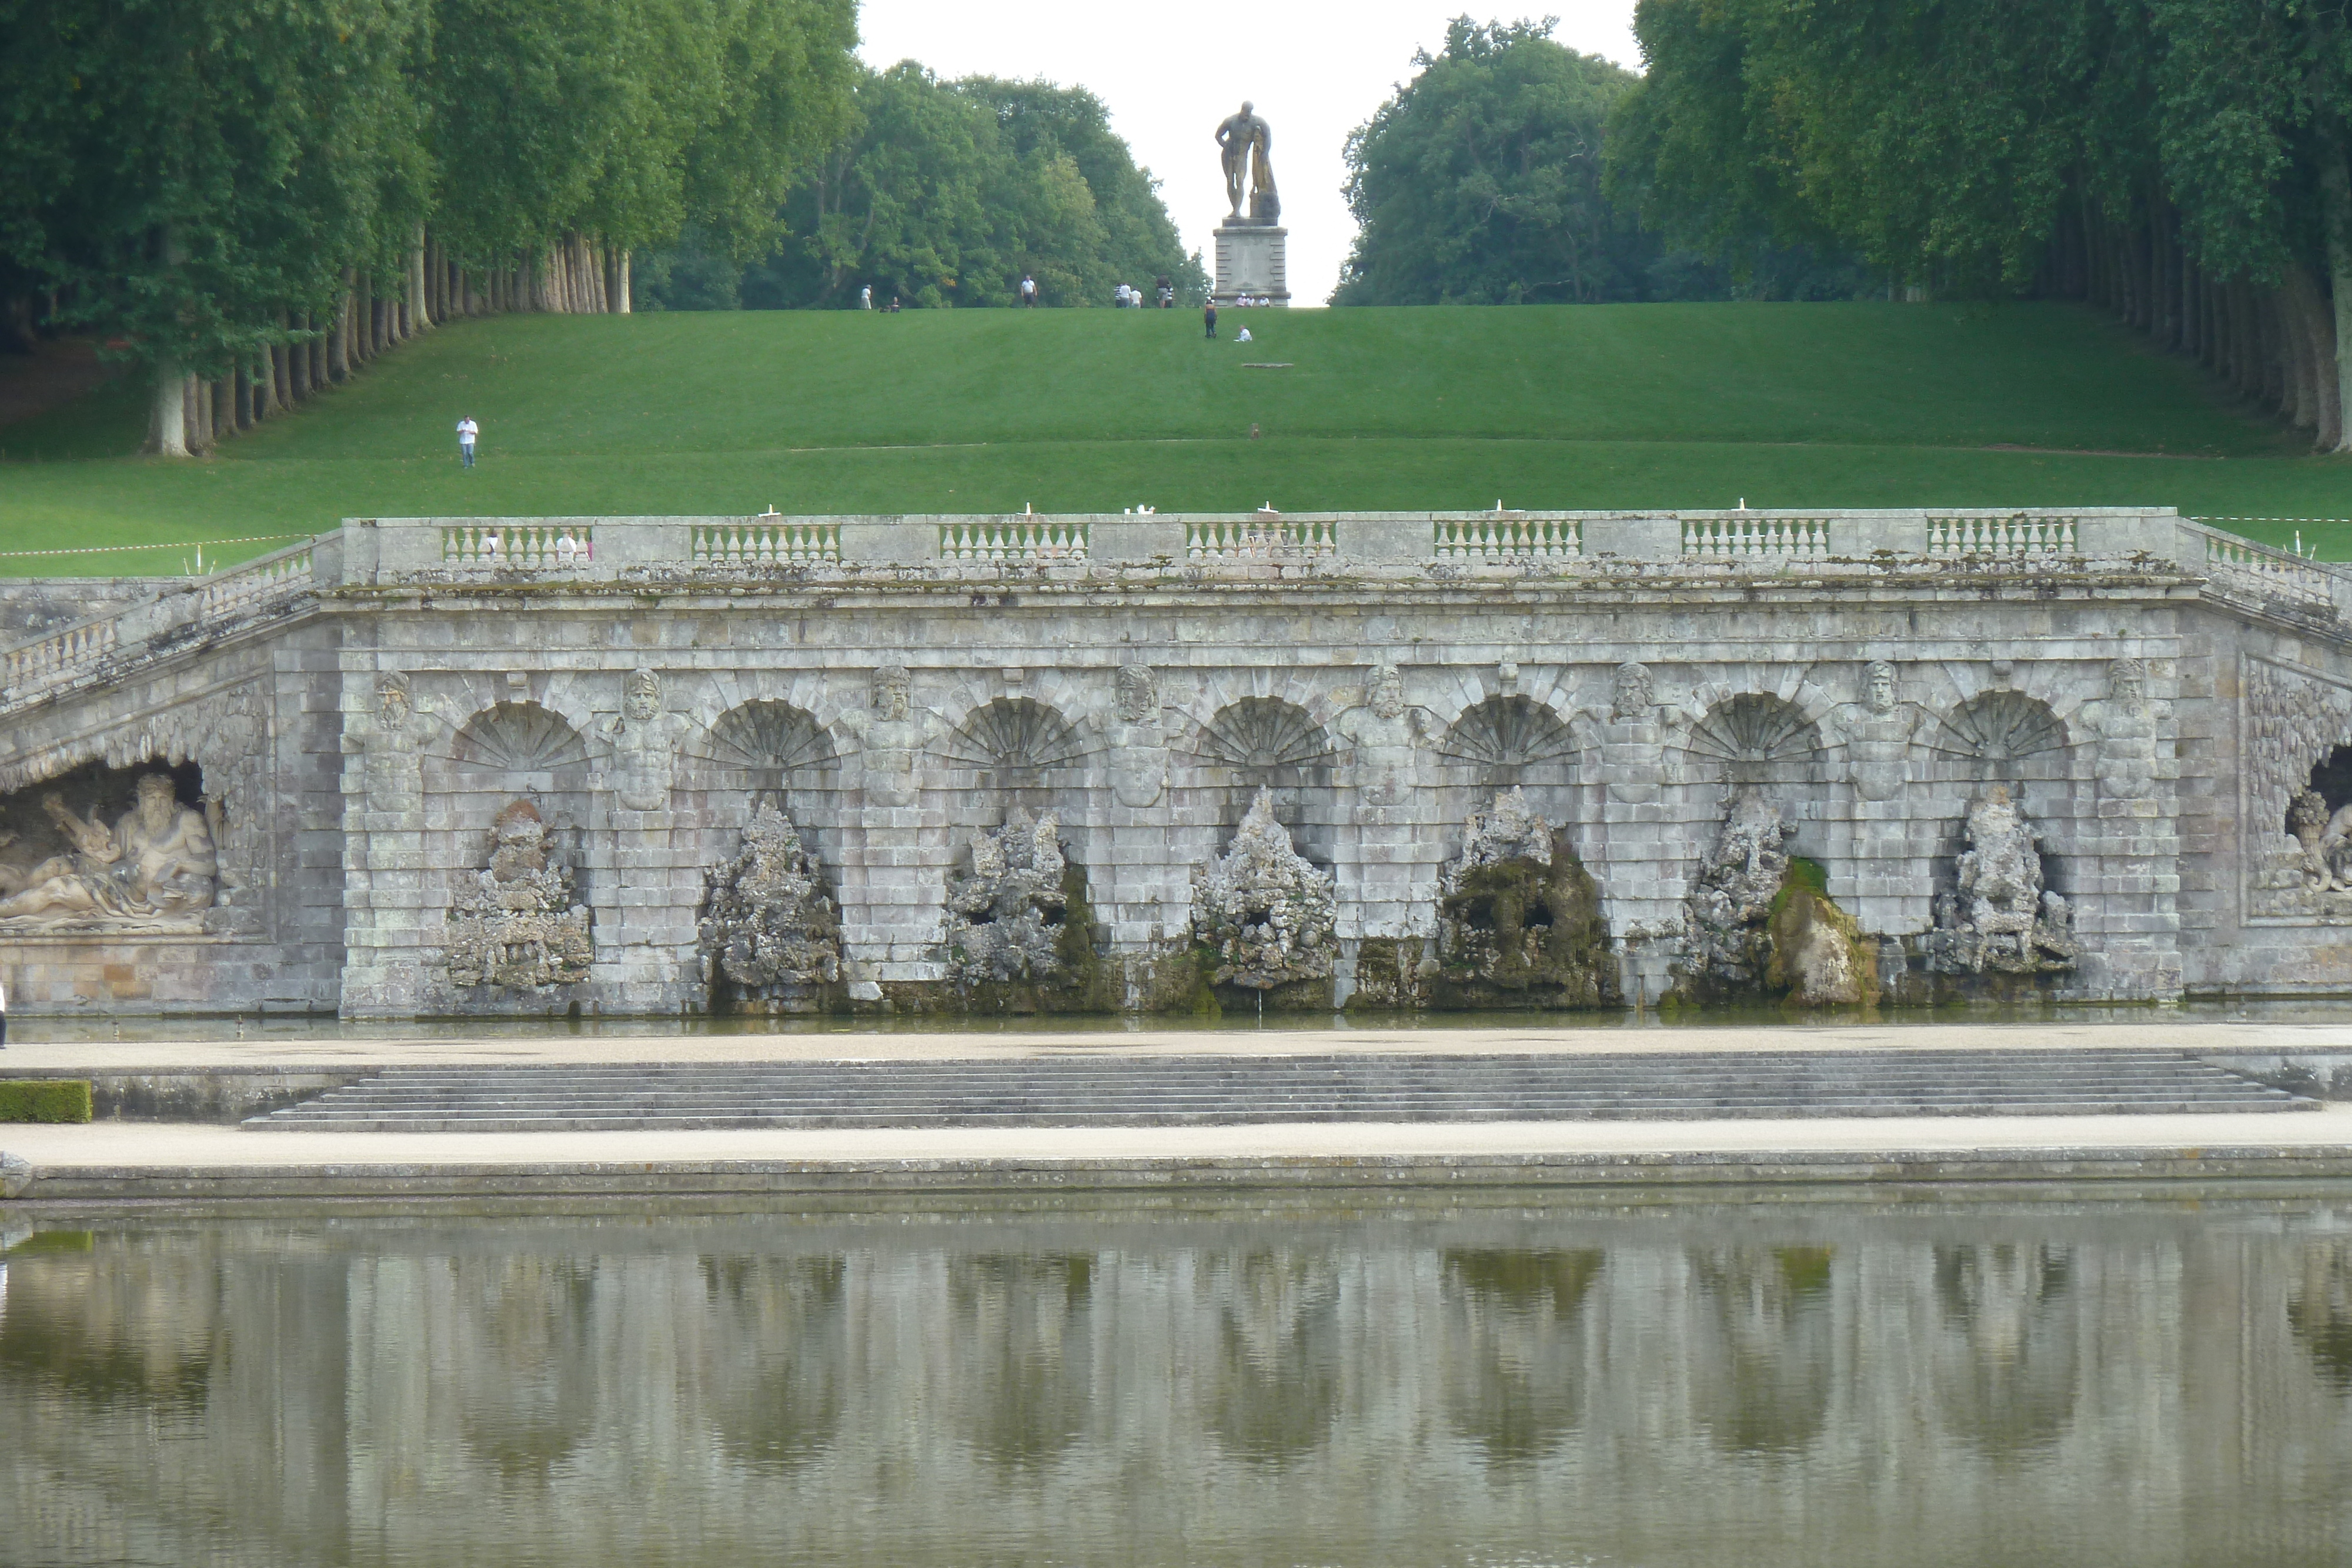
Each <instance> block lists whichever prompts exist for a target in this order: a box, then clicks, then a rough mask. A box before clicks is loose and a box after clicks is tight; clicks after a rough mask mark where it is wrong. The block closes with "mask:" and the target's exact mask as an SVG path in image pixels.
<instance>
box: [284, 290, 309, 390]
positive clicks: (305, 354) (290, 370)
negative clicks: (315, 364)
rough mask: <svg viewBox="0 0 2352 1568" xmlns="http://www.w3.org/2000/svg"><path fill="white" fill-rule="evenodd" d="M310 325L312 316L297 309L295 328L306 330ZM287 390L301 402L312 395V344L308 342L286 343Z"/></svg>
mask: <svg viewBox="0 0 2352 1568" xmlns="http://www.w3.org/2000/svg"><path fill="white" fill-rule="evenodd" d="M293 330H295V331H297V332H306V331H308V330H310V317H309V316H307V315H305V314H303V313H302V312H300V311H296V312H295V314H294V318H293ZM286 391H287V392H288V394H289V397H290V398H291V400H292V401H293V402H301V401H302V400H303V399H304V398H307V397H309V396H310V345H309V344H308V343H304V342H299V341H297V342H291V343H289V344H287V345H286Z"/></svg>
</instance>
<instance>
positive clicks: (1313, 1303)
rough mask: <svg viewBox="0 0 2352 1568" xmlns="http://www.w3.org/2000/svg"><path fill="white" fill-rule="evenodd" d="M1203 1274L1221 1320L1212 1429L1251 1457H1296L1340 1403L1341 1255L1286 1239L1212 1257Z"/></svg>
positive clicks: (1230, 1447) (1230, 1448) (1318, 1436)
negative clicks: (1293, 1245)
mask: <svg viewBox="0 0 2352 1568" xmlns="http://www.w3.org/2000/svg"><path fill="white" fill-rule="evenodd" d="M1203 1278H1204V1280H1205V1281H1206V1283H1207V1287H1208V1297H1209V1300H1210V1301H1213V1302H1214V1303H1215V1310H1216V1313H1217V1327H1218V1335H1217V1350H1218V1356H1217V1384H1216V1395H1215V1396H1214V1398H1213V1400H1212V1401H1211V1404H1210V1411H1211V1415H1210V1425H1211V1427H1212V1428H1213V1430H1214V1431H1215V1433H1216V1435H1217V1437H1218V1440H1219V1441H1220V1442H1221V1443H1223V1446H1224V1448H1225V1450H1226V1451H1227V1452H1228V1453H1232V1454H1236V1455H1239V1456H1240V1457H1241V1458H1245V1459H1260V1460H1270V1461H1273V1462H1275V1463H1280V1462H1281V1461H1283V1460H1286V1459H1292V1458H1297V1457H1298V1456H1299V1455H1301V1454H1304V1453H1306V1452H1307V1450H1309V1449H1311V1448H1314V1447H1315V1446H1316V1445H1317V1444H1318V1443H1320V1442H1322V1441H1323V1436H1324V1433H1325V1432H1326V1431H1328V1429H1329V1427H1330V1425H1331V1420H1332V1417H1333V1416H1334V1415H1336V1414H1337V1413H1338V1410H1339V1354H1340V1347H1339V1268H1338V1260H1336V1259H1335V1258H1333V1257H1332V1256H1331V1255H1329V1254H1328V1253H1318V1252H1308V1251H1306V1250H1304V1249H1298V1250H1293V1249H1289V1248H1283V1249H1278V1250H1267V1251H1259V1252H1249V1253H1245V1254H1244V1255H1242V1256H1241V1257H1238V1258H1234V1257H1223V1258H1217V1259H1214V1260H1212V1261H1211V1262H1210V1265H1209V1268H1208V1269H1207V1270H1206V1271H1205V1273H1204V1276H1203Z"/></svg>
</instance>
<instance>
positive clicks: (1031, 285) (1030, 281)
mask: <svg viewBox="0 0 2352 1568" xmlns="http://www.w3.org/2000/svg"><path fill="white" fill-rule="evenodd" d="M1036 303H1037V280H1036V279H1035V278H1034V277H1030V276H1029V275H1028V274H1027V273H1025V272H1024V273H1023V274H1022V275H1021V305H1022V308H1024V309H1027V308H1030V307H1032V306H1034V305H1035V304H1036Z"/></svg>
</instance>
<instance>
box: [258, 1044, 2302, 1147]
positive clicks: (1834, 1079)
mask: <svg viewBox="0 0 2352 1568" xmlns="http://www.w3.org/2000/svg"><path fill="white" fill-rule="evenodd" d="M2315 1104H2316V1103H2315V1102H2313V1101H2309V1100H2305V1099H2301V1098H2299V1097H2297V1096H2295V1095H2293V1094H2290V1093H2287V1092H2284V1091H2283V1090H2278V1089H2273V1088H2271V1087H2269V1086H2267V1085H2265V1084H2262V1083H2258V1082H2254V1081H2252V1080H2251V1079H2248V1078H2244V1077H2242V1076H2240V1075H2238V1074H2236V1073H2233V1072H2231V1071H2226V1070H2224V1069H2222V1068H2219V1067H2216V1066H2213V1065H2212V1064H2210V1063H2208V1062H2204V1061H2199V1060H2197V1059H2196V1058H2194V1057H2191V1056H2189V1055H2188V1054H2186V1053H2184V1052H2181V1051H2169V1050H2164V1049H2160V1048H2120V1049H2116V1048H2108V1049H2101V1050H2093V1051H2050V1050H2018V1051H1981V1050H1979V1051H1949V1050H1947V1051H1810V1052H1807V1051H1774V1052H1769V1053H1767V1052H1748V1051H1733V1052H1723V1053H1719V1054H1689V1053H1675V1054H1664V1053H1649V1052H1607V1053H1599V1052H1590V1053H1579V1054H1576V1055H1564V1054H1534V1053H1517V1054H1508V1055H1475V1056H1464V1055H1450V1054H1434V1053H1432V1054H1404V1053H1393V1054H1391V1053H1381V1054H1378V1055H1373V1054H1362V1055H1337V1054H1325V1055H1316V1056H1277V1057H1234V1056H1148V1057H1146V1056H1138V1057H1132V1058H1103V1057H1092V1056H1090V1057H1087V1058H1083V1059H1079V1058H1055V1057H1043V1058H1014V1059H1008V1058H986V1059H978V1060H969V1061H791V1062H758V1063H740V1062H734V1063H712V1064H709V1065H699V1064H681V1063H667V1064H626V1063H621V1064H614V1063H549V1064H545V1065H530V1066H511V1065H509V1066H489V1067H480V1068H474V1067H443V1066H424V1065H419V1066H416V1067H394V1068H389V1069H386V1070H385V1071H382V1072H380V1073H378V1074H376V1075H375V1076H373V1078H370V1079H366V1080H363V1081H362V1082H359V1083H356V1084H352V1085H351V1086H349V1087H347V1088H344V1089H340V1090H335V1091H332V1092H329V1093H326V1094H323V1095H321V1096H320V1097H319V1098H318V1099H315V1100H311V1101H308V1102H306V1103H303V1104H300V1105H297V1106H293V1107H291V1108H289V1109H287V1110H283V1111H278V1112H275V1113H271V1114H270V1115H268V1116H263V1117H256V1118H254V1119H252V1120H251V1121H248V1122H247V1123H246V1125H247V1127H251V1128H257V1129H295V1130H299V1129H302V1128H313V1129H327V1128H332V1129H335V1130H339V1131H354V1130H359V1131H414V1132H435V1131H482V1132H523V1131H555V1130H568V1131H580V1132H590V1131H615V1130H625V1129H631V1128H639V1129H653V1128H681V1129H682V1128H707V1127H885V1126H1074V1125H1131V1126H1153V1125H1160V1126H1203V1125H1223V1124H1252V1123H1269V1122H1340V1121H1378V1122H1416V1121H1420V1122H1475V1121H1559V1120H1572V1119H1591V1120H1613V1119H1642V1118H1654V1119H1660V1120H1689V1119H1694V1118H1714V1117H1728V1116H1744V1117H1787V1116H1906V1115H1936V1116H1960V1115H1999V1114H2011V1115H2018V1114H2023V1115H2097V1114H2133V1113H2136V1114H2151V1113H2194V1112H2212V1111H2231V1112H2272V1111H2299V1110H2307V1109H2313V1108H2315Z"/></svg>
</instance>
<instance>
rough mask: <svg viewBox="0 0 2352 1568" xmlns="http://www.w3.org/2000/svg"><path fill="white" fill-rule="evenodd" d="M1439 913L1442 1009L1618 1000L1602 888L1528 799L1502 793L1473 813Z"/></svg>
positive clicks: (1444, 884)
mask: <svg viewBox="0 0 2352 1568" xmlns="http://www.w3.org/2000/svg"><path fill="white" fill-rule="evenodd" d="M1437 907H1438V916H1437V920H1438V925H1437V950H1438V960H1437V974H1436V977H1435V986H1434V992H1433V995H1434V998H1435V999H1436V1001H1437V1002H1438V1003H1439V1005H1441V1006H1451V1007H1464V1008H1512V1007H1552V1008H1577V1007H1586V1008H1590V1007H1601V1006H1603V1005H1606V1004H1608V1003H1610V1002H1613V1001H1614V1000H1615V999H1616V995H1617V988H1618V987H1617V976H1616V971H1615V963H1614V960H1613V958H1612V956H1611V953H1610V945H1609V927H1608V924H1607V923H1606V922H1605V921H1604V920H1603V919H1602V918H1601V894H1600V889H1599V888H1598V887H1596V886H1595V885H1594V884H1593V881H1592V878H1591V874H1590V873H1587V872H1586V871H1585V869H1584V867H1583V864H1582V863H1581V862H1579V861H1578V859H1577V858H1576V852H1575V851H1574V850H1573V849H1572V848H1571V847H1570V844H1569V842H1568V835H1567V834H1566V833H1564V832H1562V831H1559V830H1558V829H1556V828H1554V827H1553V826H1552V825H1551V823H1550V822H1549V821H1545V820H1544V818H1543V817H1542V815H1541V814H1539V813H1538V811H1537V810H1535V808H1534V807H1532V806H1530V805H1529V804H1528V797H1527V791H1526V790H1524V789H1505V790H1501V791H1499V792H1497V793H1496V796H1495V800H1494V804H1493V805H1492V806H1491V807H1490V808H1488V809H1487V810H1479V811H1473V812H1471V813H1470V821H1469V823H1468V825H1467V827H1466V828H1465V831H1464V833H1463V839H1462V853H1461V855H1460V857H1459V858H1458V859H1456V860H1455V861H1454V862H1453V863H1452V864H1451V865H1449V866H1447V867H1446V868H1445V874H1444V879H1443V880H1442V881H1441V882H1440V883H1439V884H1438V905H1437Z"/></svg>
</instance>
